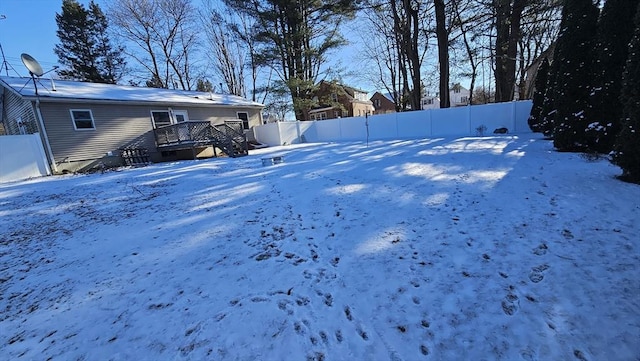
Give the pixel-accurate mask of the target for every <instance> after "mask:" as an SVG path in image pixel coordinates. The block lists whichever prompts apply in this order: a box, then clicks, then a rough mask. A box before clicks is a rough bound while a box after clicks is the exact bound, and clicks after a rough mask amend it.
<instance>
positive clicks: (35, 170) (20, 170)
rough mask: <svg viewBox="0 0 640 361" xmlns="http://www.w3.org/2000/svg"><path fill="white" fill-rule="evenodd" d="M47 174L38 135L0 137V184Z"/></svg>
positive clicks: (48, 171)
mask: <svg viewBox="0 0 640 361" xmlns="http://www.w3.org/2000/svg"><path fill="white" fill-rule="evenodd" d="M49 174H51V170H50V169H49V163H48V162H47V156H46V155H45V153H44V147H43V146H42V140H41V139H40V134H38V133H36V134H27V135H3V136H0V183H6V182H13V181H18V180H23V179H27V178H33V177H41V176H45V175H49Z"/></svg>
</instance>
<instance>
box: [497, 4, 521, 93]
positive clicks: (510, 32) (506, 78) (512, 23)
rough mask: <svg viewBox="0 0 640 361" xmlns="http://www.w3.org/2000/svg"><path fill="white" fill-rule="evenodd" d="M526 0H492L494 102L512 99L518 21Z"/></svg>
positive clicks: (518, 36) (518, 28)
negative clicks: (494, 20)
mask: <svg viewBox="0 0 640 361" xmlns="http://www.w3.org/2000/svg"><path fill="white" fill-rule="evenodd" d="M525 5H526V0H514V1H513V6H512V5H511V1H510V0H494V1H493V6H494V9H495V12H496V51H495V54H496V60H495V61H496V69H495V78H496V102H508V101H511V100H513V91H514V87H515V81H516V56H517V55H518V41H519V40H520V37H521V32H520V22H521V19H522V12H523V11H524V7H525Z"/></svg>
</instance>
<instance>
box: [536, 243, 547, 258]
mask: <svg viewBox="0 0 640 361" xmlns="http://www.w3.org/2000/svg"><path fill="white" fill-rule="evenodd" d="M547 249H549V247H547V245H546V244H544V243H542V244H540V245H539V246H538V247H536V248H534V249H533V254H535V255H536V256H542V255H545V254H547Z"/></svg>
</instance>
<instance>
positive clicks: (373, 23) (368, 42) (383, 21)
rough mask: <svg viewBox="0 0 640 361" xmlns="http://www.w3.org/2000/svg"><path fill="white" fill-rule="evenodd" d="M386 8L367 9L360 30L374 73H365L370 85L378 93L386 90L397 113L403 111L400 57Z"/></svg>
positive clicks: (365, 51) (391, 22)
mask: <svg viewBox="0 0 640 361" xmlns="http://www.w3.org/2000/svg"><path fill="white" fill-rule="evenodd" d="M387 10H388V8H383V7H370V8H367V9H366V10H365V11H364V12H363V13H364V19H365V24H366V25H365V26H364V27H363V28H362V30H363V34H362V35H363V40H364V41H363V43H364V55H365V56H366V57H367V59H369V60H371V61H372V63H373V65H374V66H375V68H376V71H375V72H367V73H366V76H369V77H371V78H370V79H371V80H372V83H373V84H375V86H376V87H377V88H379V89H385V90H386V91H387V92H388V94H389V97H390V98H391V99H392V101H393V102H394V104H395V108H396V111H401V110H403V106H402V103H403V102H402V99H401V95H402V84H401V79H400V78H401V76H400V67H401V64H400V57H399V54H398V53H399V51H398V46H397V34H396V32H395V29H394V26H393V17H391V16H389V12H388V11H387Z"/></svg>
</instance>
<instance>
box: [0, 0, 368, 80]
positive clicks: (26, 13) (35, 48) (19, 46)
mask: <svg viewBox="0 0 640 361" xmlns="http://www.w3.org/2000/svg"><path fill="white" fill-rule="evenodd" d="M78 1H79V2H80V3H82V4H84V5H88V4H89V2H90V0H78ZM95 2H96V3H97V4H98V5H100V6H101V7H102V9H103V10H106V1H105V0H95ZM61 8H62V0H0V15H2V16H3V17H4V19H2V20H0V45H2V50H3V51H4V55H5V58H6V60H7V62H8V63H9V75H10V76H17V75H20V76H28V72H27V70H26V69H25V68H24V66H23V64H22V61H21V60H20V54H22V53H27V54H29V55H31V56H33V57H34V58H35V59H36V60H38V62H39V63H40V64H41V65H42V68H43V69H44V71H49V70H51V69H52V68H53V66H54V65H56V64H57V62H58V57H57V56H56V54H55V53H54V52H53V48H54V46H55V44H57V43H58V37H57V36H56V30H57V28H58V27H57V25H56V20H55V15H56V13H59V12H60V11H61ZM343 32H344V33H345V35H346V36H347V37H348V38H350V40H351V41H352V42H354V43H352V44H351V46H346V47H344V48H342V49H340V50H339V51H337V52H336V53H334V54H335V55H334V56H332V57H330V58H331V59H332V60H334V61H335V60H338V61H341V63H342V64H341V65H342V66H343V67H345V68H346V70H351V71H355V72H356V73H359V72H360V73H361V72H362V71H363V69H367V67H366V66H363V64H361V62H360V61H359V60H357V57H358V51H359V50H358V49H359V45H358V43H359V42H360V41H361V40H360V39H359V38H358V36H357V35H356V34H355V33H354V32H353V31H349V29H348V28H345V29H343ZM0 61H2V59H0ZM334 61H332V63H333V62H334ZM0 75H3V76H4V75H7V71H6V69H5V67H4V66H3V67H2V69H0ZM363 80H364V79H363V78H361V77H359V76H357V75H356V76H347V77H346V78H345V79H344V81H345V82H346V83H347V84H349V85H352V86H356V87H361V88H363V89H364V90H372V89H369V88H370V87H368V86H367V85H366V84H364V83H366V82H364V81H363Z"/></svg>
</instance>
